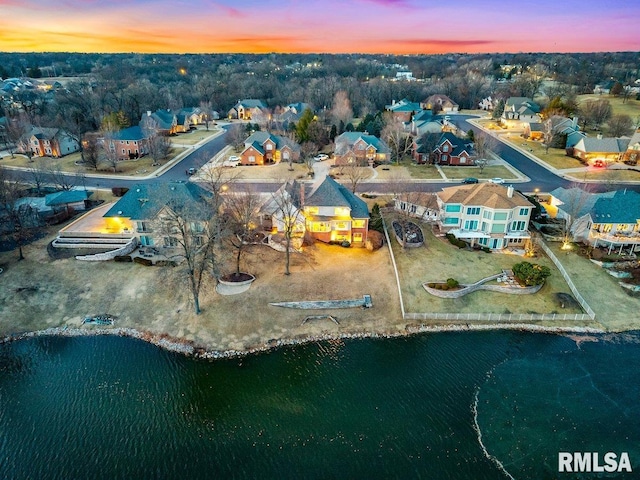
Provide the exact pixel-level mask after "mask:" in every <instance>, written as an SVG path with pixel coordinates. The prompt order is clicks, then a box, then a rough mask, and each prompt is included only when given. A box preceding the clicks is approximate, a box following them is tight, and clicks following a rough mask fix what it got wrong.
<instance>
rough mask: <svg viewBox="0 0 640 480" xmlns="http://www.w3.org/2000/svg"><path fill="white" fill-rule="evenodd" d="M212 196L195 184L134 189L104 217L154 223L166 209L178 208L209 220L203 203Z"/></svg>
mask: <svg viewBox="0 0 640 480" xmlns="http://www.w3.org/2000/svg"><path fill="white" fill-rule="evenodd" d="M210 197H211V193H210V192H208V191H207V190H205V189H204V188H202V187H200V186H198V185H197V184H195V183H192V182H167V183H151V184H139V185H135V186H133V187H132V188H131V189H130V190H129V191H128V192H127V193H125V194H124V196H123V197H122V198H121V199H120V200H118V201H117V202H116V204H115V205H114V206H113V207H111V208H110V209H109V211H108V212H107V213H105V214H104V216H105V217H126V218H130V219H132V220H151V219H153V218H155V217H156V216H157V215H158V213H159V212H160V211H161V210H162V209H163V208H164V207H167V206H168V207H170V208H171V205H172V204H174V205H179V206H180V207H182V208H186V209H191V211H192V212H193V215H194V217H193V218H197V219H201V220H206V218H204V217H205V216H206V213H205V212H206V209H204V208H202V207H204V201H205V200H206V199H207V198H210Z"/></svg>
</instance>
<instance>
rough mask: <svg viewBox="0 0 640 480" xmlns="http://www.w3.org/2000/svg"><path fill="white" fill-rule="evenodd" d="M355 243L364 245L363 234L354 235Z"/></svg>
mask: <svg viewBox="0 0 640 480" xmlns="http://www.w3.org/2000/svg"><path fill="white" fill-rule="evenodd" d="M353 242H354V243H362V233H354V234H353Z"/></svg>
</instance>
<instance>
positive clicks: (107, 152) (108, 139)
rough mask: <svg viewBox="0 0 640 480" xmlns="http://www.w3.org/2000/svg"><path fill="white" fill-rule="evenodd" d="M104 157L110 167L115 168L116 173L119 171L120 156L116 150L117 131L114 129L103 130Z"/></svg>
mask: <svg viewBox="0 0 640 480" xmlns="http://www.w3.org/2000/svg"><path fill="white" fill-rule="evenodd" d="M102 158H103V160H104V162H105V163H106V164H107V165H108V166H109V167H110V168H113V172H114V173H115V172H117V171H118V163H119V162H120V158H119V155H118V151H117V150H116V142H115V132H114V131H113V130H108V129H106V130H102Z"/></svg>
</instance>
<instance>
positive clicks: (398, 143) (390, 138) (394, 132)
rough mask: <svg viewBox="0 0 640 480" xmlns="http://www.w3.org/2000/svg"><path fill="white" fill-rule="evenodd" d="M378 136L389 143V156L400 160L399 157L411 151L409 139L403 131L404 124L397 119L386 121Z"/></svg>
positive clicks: (397, 160)
mask: <svg viewBox="0 0 640 480" xmlns="http://www.w3.org/2000/svg"><path fill="white" fill-rule="evenodd" d="M380 137H381V138H382V139H383V140H384V141H385V142H386V143H387V145H389V148H390V149H391V158H392V159H394V160H395V161H396V163H398V162H400V159H401V158H402V157H403V156H404V155H405V154H407V153H408V152H410V151H411V141H410V139H409V137H408V135H407V133H406V132H405V131H404V125H403V124H402V122H401V121H399V120H392V121H390V122H388V123H387V124H386V125H385V127H384V128H383V129H382V132H381V133H380Z"/></svg>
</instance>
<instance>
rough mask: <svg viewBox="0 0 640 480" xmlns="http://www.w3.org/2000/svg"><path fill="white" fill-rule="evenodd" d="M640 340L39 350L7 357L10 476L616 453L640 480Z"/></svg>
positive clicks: (223, 474) (378, 468) (46, 340)
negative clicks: (239, 350)
mask: <svg viewBox="0 0 640 480" xmlns="http://www.w3.org/2000/svg"><path fill="white" fill-rule="evenodd" d="M639 339H640V336H638V335H636V334H628V335H618V336H610V337H606V338H605V337H600V338H597V340H598V341H596V342H583V343H581V344H580V345H579V346H578V345H576V342H574V341H572V340H571V339H568V338H565V337H562V336H556V335H547V334H533V333H522V332H462V333H436V334H426V335H420V336H414V337H409V338H399V339H381V340H378V339H376V340H373V339H368V340H349V341H333V342H323V343H319V344H308V345H303V346H296V347H291V348H283V349H280V350H276V351H273V352H270V353H266V354H261V355H256V356H252V357H246V358H242V359H233V360H215V361H201V360H194V359H190V358H186V357H183V356H180V355H177V354H173V353H170V352H166V351H163V350H160V349H158V348H156V347H155V346H153V345H149V344H146V343H144V342H142V341H137V340H132V339H127V338H120V337H104V336H101V337H37V338H32V339H28V340H22V341H18V342H15V343H11V344H5V345H0V472H1V473H0V477H2V478H7V479H25V478H33V479H85V478H86V479H116V478H122V479H124V478H126V479H134V478H135V479H138V478H158V479H160V478H161V479H174V478H175V479H185V478H296V479H297V478H318V479H328V478H424V479H475V480H481V479H491V480H494V479H501V478H509V476H508V475H511V476H513V477H514V478H517V479H545V478H558V477H559V478H565V477H563V476H562V475H560V476H559V475H558V473H557V468H558V467H557V462H558V452H560V451H596V452H601V453H602V454H604V453H606V452H609V451H612V452H617V453H620V452H628V454H629V457H630V460H631V463H632V465H633V467H634V472H633V473H631V474H619V475H618V477H616V476H615V475H610V476H609V477H606V478H637V475H638V474H637V472H636V471H635V470H636V468H637V470H638V472H640V403H639V402H638V399H639V398H638V397H639V395H638V393H639V391H640V355H639V353H640V344H639V343H638V342H639ZM476 413H477V414H476ZM478 431H479V432H480V433H481V435H478ZM480 437H481V439H482V441H480ZM483 445H484V448H485V449H486V453H485V452H484V451H483V447H482V446H483ZM487 454H488V455H487ZM489 457H493V459H490V458H489ZM505 472H508V474H507V473H505ZM566 478H596V477H595V476H594V475H593V474H583V476H582V477H575V476H571V475H567V476H566ZM598 478H601V477H598Z"/></svg>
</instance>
